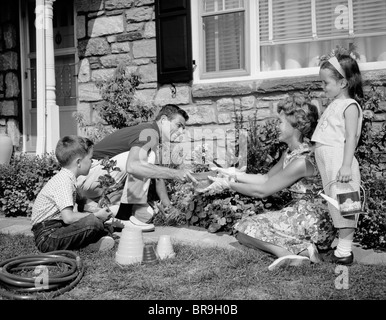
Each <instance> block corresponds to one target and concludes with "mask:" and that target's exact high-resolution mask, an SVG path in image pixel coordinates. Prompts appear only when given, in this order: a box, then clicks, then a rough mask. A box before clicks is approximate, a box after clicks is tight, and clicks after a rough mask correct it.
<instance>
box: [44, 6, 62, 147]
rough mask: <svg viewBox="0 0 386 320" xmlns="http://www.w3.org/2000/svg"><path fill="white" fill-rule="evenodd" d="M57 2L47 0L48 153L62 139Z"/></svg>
mask: <svg viewBox="0 0 386 320" xmlns="http://www.w3.org/2000/svg"><path fill="white" fill-rule="evenodd" d="M54 2H55V0H46V1H45V4H46V10H45V16H46V22H47V29H46V37H45V38H46V112H47V124H46V137H47V140H46V152H51V151H55V147H56V144H57V142H58V140H59V139H60V123H59V107H58V106H57V104H56V93H55V54H54V32H53V25H52V18H53V8H52V6H53V3H54Z"/></svg>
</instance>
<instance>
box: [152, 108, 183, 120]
mask: <svg viewBox="0 0 386 320" xmlns="http://www.w3.org/2000/svg"><path fill="white" fill-rule="evenodd" d="M177 114H179V115H181V116H182V117H183V118H184V119H185V121H188V120H189V116H188V114H187V113H186V111H185V110H183V109H181V108H180V107H178V106H176V105H174V104H167V105H165V106H163V107H162V108H161V110H160V111H159V113H158V114H157V117H156V118H155V120H156V121H158V120H159V119H161V117H162V116H166V117H167V118H168V120H169V121H171V120H173V119H174V118H175V117H176V115H177Z"/></svg>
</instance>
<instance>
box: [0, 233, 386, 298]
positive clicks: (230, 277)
mask: <svg viewBox="0 0 386 320" xmlns="http://www.w3.org/2000/svg"><path fill="white" fill-rule="evenodd" d="M116 249H117V244H116V246H115V247H114V249H113V250H111V251H108V252H98V253H90V252H86V251H83V250H80V251H79V252H77V253H78V254H79V256H80V258H81V259H82V261H83V263H84V265H85V273H84V275H83V277H82V279H81V280H80V282H79V283H78V284H77V285H76V287H75V288H73V289H72V290H71V291H69V292H66V293H64V294H62V295H60V296H58V297H56V298H55V300H95V299H96V300H251V299H253V300H288V299H291V300H384V299H386V268H385V267H384V266H365V265H358V264H354V265H352V266H350V267H348V288H347V289H338V288H337V287H336V284H337V283H338V287H339V283H340V284H341V283H342V282H339V281H338V280H337V277H338V276H341V273H335V271H336V270H335V268H336V266H335V265H331V264H324V263H320V264H316V265H308V266H301V267H287V268H283V269H280V270H277V271H269V270H268V269H267V267H268V265H269V264H270V263H271V262H272V261H273V257H272V256H270V255H267V254H265V253H262V252H258V251H255V250H252V249H245V250H244V251H239V250H228V249H223V248H202V247H196V246H190V245H186V244H181V243H174V250H175V252H176V257H175V258H174V259H168V260H162V261H160V262H159V263H158V264H156V265H141V264H136V265H130V266H124V267H121V266H119V265H117V264H116V263H115V259H114V256H115V252H116ZM28 254H39V252H38V251H37V249H36V248H35V245H34V243H33V238H32V237H28V236H23V235H13V236H10V235H4V234H0V262H3V261H4V260H6V259H9V258H13V257H16V256H21V255H28ZM0 287H1V285H0ZM37 297H38V299H41V300H46V299H47V296H46V295H44V294H43V293H39V294H38V296H37ZM1 299H5V298H4V297H1V296H0V300H1Z"/></svg>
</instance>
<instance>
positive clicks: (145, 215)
mask: <svg viewBox="0 0 386 320" xmlns="http://www.w3.org/2000/svg"><path fill="white" fill-rule="evenodd" d="M133 216H135V217H136V218H137V220H139V221H143V222H144V223H147V224H149V223H151V221H152V220H153V217H154V209H153V207H152V206H150V205H149V204H148V203H143V204H142V203H138V204H133V208H132V217H133Z"/></svg>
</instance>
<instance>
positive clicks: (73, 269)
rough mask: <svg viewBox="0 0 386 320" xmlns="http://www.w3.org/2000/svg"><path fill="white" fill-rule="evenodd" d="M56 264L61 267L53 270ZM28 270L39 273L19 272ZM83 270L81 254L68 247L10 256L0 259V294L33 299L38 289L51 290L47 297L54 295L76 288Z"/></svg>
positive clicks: (12, 297)
mask: <svg viewBox="0 0 386 320" xmlns="http://www.w3.org/2000/svg"><path fill="white" fill-rule="evenodd" d="M54 268H56V269H59V270H57V271H58V272H54V271H55V270H53V269H54ZM28 270H32V271H33V272H34V274H38V275H37V276H32V277H27V276H22V275H20V273H26V272H27V271H28ZM49 270H52V271H51V272H49ZM16 273H19V274H16ZM83 273H84V266H83V263H82V261H81V260H80V257H79V256H77V255H76V254H75V253H74V252H72V251H68V250H58V251H52V252H50V253H44V254H38V255H26V256H19V257H15V258H11V259H8V260H5V261H4V262H0V296H4V297H7V298H10V299H17V300H34V299H36V298H37V296H36V295H35V293H39V292H48V294H47V298H49V299H50V298H54V297H56V296H58V295H60V294H63V293H65V292H67V291H69V290H71V289H72V288H74V287H75V286H76V285H77V284H78V282H79V281H80V279H81V278H82V276H83ZM1 287H4V288H5V289H8V290H4V289H3V288H1ZM31 293H32V294H31Z"/></svg>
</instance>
